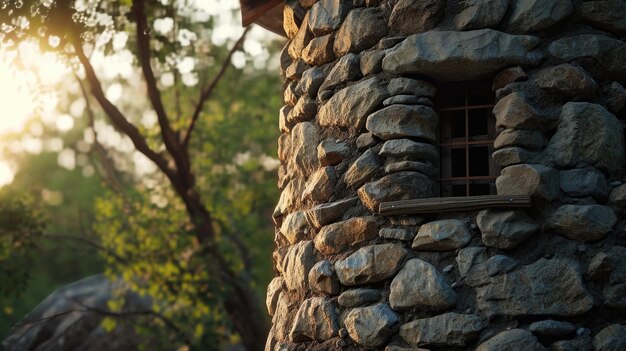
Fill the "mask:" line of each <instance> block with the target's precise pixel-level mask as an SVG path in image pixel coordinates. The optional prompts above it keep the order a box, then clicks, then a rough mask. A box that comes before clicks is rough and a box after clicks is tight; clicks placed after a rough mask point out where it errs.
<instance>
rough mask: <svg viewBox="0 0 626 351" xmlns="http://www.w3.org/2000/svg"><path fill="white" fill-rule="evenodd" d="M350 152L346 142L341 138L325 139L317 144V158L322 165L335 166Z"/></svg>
mask: <svg viewBox="0 0 626 351" xmlns="http://www.w3.org/2000/svg"><path fill="white" fill-rule="evenodd" d="M349 154H350V148H349V147H348V144H347V143H346V142H345V141H343V140H338V139H326V140H324V141H322V142H321V143H320V144H319V145H318V146H317V158H318V159H319V160H320V164H321V165H322V166H335V165H338V164H339V163H341V161H343V159H344V158H346V157H347V156H348V155H349Z"/></svg>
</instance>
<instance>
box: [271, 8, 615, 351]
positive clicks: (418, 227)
mask: <svg viewBox="0 0 626 351" xmlns="http://www.w3.org/2000/svg"><path fill="white" fill-rule="evenodd" d="M261 2H262V1H261ZM283 14H284V15H283V25H284V30H285V33H286V34H287V36H288V37H289V38H290V40H289V42H288V44H287V45H286V47H285V49H284V51H283V53H282V57H281V64H282V72H283V75H284V78H285V85H284V101H285V106H284V107H283V108H282V109H281V110H280V130H281V132H282V135H281V136H280V138H279V140H278V155H279V158H280V160H281V161H282V165H281V167H280V171H279V181H278V186H279V187H280V189H281V190H282V194H281V196H280V200H279V203H278V205H277V207H276V209H275V211H274V215H273V217H274V220H275V222H276V237H275V241H276V250H275V252H274V264H275V273H276V278H275V279H274V280H273V281H272V282H271V284H270V285H269V287H268V292H267V307H268V310H269V314H270V315H272V316H273V321H272V329H271V332H270V335H269V337H268V340H267V346H266V350H271V351H283V350H387V351H392V350H393V351H400V350H405V351H408V350H423V349H428V350H481V351H485V350H493V351H496V350H546V349H550V348H551V349H552V350H625V349H626V232H625V227H626V221H625V219H626V212H625V208H626V184H624V183H626V174H625V172H624V168H625V167H624V166H625V150H624V149H625V145H624V131H623V125H624V122H626V109H625V106H626V89H625V88H624V85H625V84H626V44H625V43H624V41H623V40H621V39H620V38H623V36H624V35H626V2H624V1H621V0H602V1H581V0H516V1H513V0H510V1H509V0H466V1H455V0H448V1H445V0H389V1H379V0H318V1H316V0H299V1H296V0H288V1H287V2H286V4H285V7H284V13H283Z"/></svg>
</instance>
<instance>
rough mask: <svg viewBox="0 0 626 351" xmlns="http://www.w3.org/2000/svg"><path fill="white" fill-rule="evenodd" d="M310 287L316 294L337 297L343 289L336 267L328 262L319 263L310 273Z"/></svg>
mask: <svg viewBox="0 0 626 351" xmlns="http://www.w3.org/2000/svg"><path fill="white" fill-rule="evenodd" d="M309 286H310V287H311V290H313V292H315V293H324V294H328V295H337V294H339V291H340V289H341V285H340V284H339V280H337V276H336V275H335V267H334V266H333V264H332V263H330V262H328V261H320V262H317V263H316V264H315V265H314V266H313V267H311V270H310V271H309Z"/></svg>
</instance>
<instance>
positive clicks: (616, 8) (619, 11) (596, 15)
mask: <svg viewBox="0 0 626 351" xmlns="http://www.w3.org/2000/svg"><path fill="white" fill-rule="evenodd" d="M580 17H581V18H582V20H583V21H584V22H587V23H589V24H591V25H593V26H594V27H596V28H600V29H602V30H605V31H607V32H611V33H617V34H620V35H623V34H624V33H626V4H624V1H621V0H606V1H585V2H583V3H581V4H580Z"/></svg>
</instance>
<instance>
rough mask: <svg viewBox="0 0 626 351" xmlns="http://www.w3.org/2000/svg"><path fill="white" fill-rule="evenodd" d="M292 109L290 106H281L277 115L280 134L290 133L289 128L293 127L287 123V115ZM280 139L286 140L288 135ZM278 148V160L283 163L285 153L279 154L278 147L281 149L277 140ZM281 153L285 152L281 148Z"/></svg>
mask: <svg viewBox="0 0 626 351" xmlns="http://www.w3.org/2000/svg"><path fill="white" fill-rule="evenodd" d="M292 109H293V107H291V106H283V107H281V108H280V112H279V114H278V129H280V131H281V132H284V133H289V131H291V128H292V127H293V125H292V124H291V123H289V122H288V121H287V116H288V115H289V112H291V110H292ZM281 137H283V138H286V137H288V135H286V134H282V135H281ZM278 147H279V152H278V158H279V159H280V160H281V161H284V160H285V152H281V150H280V147H281V144H280V140H279V144H278ZM283 151H287V149H286V148H283ZM281 155H282V156H281Z"/></svg>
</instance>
